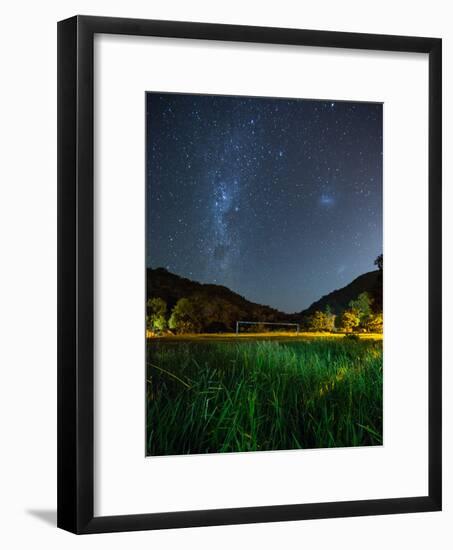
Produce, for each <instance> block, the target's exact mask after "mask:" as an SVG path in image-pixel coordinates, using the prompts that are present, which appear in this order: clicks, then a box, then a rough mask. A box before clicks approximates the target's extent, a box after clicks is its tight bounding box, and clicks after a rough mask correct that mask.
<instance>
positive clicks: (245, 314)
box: [146, 267, 288, 321]
mask: <svg viewBox="0 0 453 550" xmlns="http://www.w3.org/2000/svg"><path fill="white" fill-rule="evenodd" d="M146 275H147V276H146V292H147V297H148V298H150V297H159V298H162V299H163V300H165V302H166V303H167V308H168V310H171V309H172V308H173V307H174V305H175V304H176V302H177V301H178V300H179V299H180V298H188V297H191V296H195V295H197V296H203V297H205V298H207V299H208V300H209V299H212V300H214V299H215V300H223V301H225V302H228V303H229V304H231V305H232V306H235V309H236V310H237V312H238V319H237V320H239V321H241V320H249V321H250V320H252V321H254V320H258V321H274V320H275V321H278V320H282V321H284V320H286V319H287V317H288V316H287V315H286V314H285V313H282V312H281V311H278V310H277V309H274V308H272V307H270V306H265V305H260V304H255V303H253V302H250V301H249V300H246V299H245V298H244V297H243V296H241V295H240V294H237V293H236V292H233V291H232V290H230V289H229V288H227V287H225V286H221V285H213V284H202V283H198V282H196V281H191V280H190V279H186V278H184V277H180V276H179V275H176V274H175V273H171V272H170V271H167V270H166V269H164V268H163V267H158V268H156V269H151V268H148V269H147V274H146Z"/></svg>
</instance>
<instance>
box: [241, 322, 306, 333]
mask: <svg viewBox="0 0 453 550" xmlns="http://www.w3.org/2000/svg"><path fill="white" fill-rule="evenodd" d="M240 325H274V326H285V327H296V332H299V331H300V324H299V323H270V322H267V321H236V334H239V326H240Z"/></svg>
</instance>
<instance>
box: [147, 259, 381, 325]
mask: <svg viewBox="0 0 453 550" xmlns="http://www.w3.org/2000/svg"><path fill="white" fill-rule="evenodd" d="M374 263H375V265H376V266H377V267H378V270H379V285H380V289H379V291H378V292H377V293H376V294H375V295H373V296H371V295H370V294H369V293H368V292H362V293H361V294H359V295H358V296H357V297H356V298H355V299H354V300H351V301H350V302H349V304H348V306H347V307H346V308H345V309H344V310H343V311H341V312H340V313H339V314H338V315H334V314H333V313H332V311H331V309H330V307H329V306H327V307H326V308H325V310H324V311H315V312H314V313H313V314H312V315H310V316H305V317H304V318H302V319H295V318H294V316H288V317H291V319H286V321H289V320H291V321H296V322H300V323H301V325H302V329H303V330H307V331H313V332H334V331H340V332H347V333H352V332H373V333H381V332H382V330H383V317H382V271H383V256H382V254H381V255H380V256H378V257H377V258H376V260H375V262H374ZM242 320H249V321H252V320H256V321H257V322H258V323H259V322H260V321H261V322H264V321H285V319H280V318H275V317H274V316H273V315H272V314H266V313H264V311H263V309H262V308H260V307H259V306H256V308H255V309H253V310H251V311H243V310H242V308H240V307H239V306H237V305H235V304H233V303H231V302H230V301H228V300H225V299H223V298H217V297H213V296H208V295H204V294H203V293H195V294H193V295H191V296H188V297H182V298H180V299H179V300H178V301H177V302H176V304H175V305H174V306H173V308H172V309H171V311H169V308H168V306H167V303H166V302H165V300H164V299H162V298H160V297H152V298H149V299H148V300H147V303H146V328H147V330H148V331H150V332H152V333H157V334H159V333H164V332H165V331H168V330H170V331H171V332H174V333H177V334H188V333H189V334H190V333H200V332H231V331H233V330H234V329H235V326H236V321H242ZM266 328H267V327H265V326H264V325H262V326H261V327H257V326H255V327H253V328H252V329H251V330H255V331H256V330H259V331H260V332H262V331H263V332H264V331H265V330H266Z"/></svg>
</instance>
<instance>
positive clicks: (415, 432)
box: [94, 35, 428, 515]
mask: <svg viewBox="0 0 453 550" xmlns="http://www.w3.org/2000/svg"><path fill="white" fill-rule="evenodd" d="M252 68H253V69H252ZM358 74H360V75H361V78H360V79H358V78H357V75H358ZM144 90H170V91H178V92H187V91H192V92H198V93H200V92H201V93H206V92H209V93H228V94H242V95H252V96H253V95H266V96H270V97H275V96H280V97H282V96H283V97H284V96H286V97H309V98H310V97H312V98H314V97H316V98H328V99H331V100H344V99H360V100H361V101H382V102H383V103H384V107H383V111H384V117H383V118H384V120H383V126H384V255H385V258H386V260H385V262H386V268H385V273H384V288H385V292H384V310H385V334H384V446H379V447H374V448H356V449H330V450H328V451H326V450H322V449H318V450H310V451H280V452H264V453H237V454H236V453H235V454H229V455H227V454H213V455H210V456H206V455H204V456H190V457H188V456H179V457H174V456H173V457H152V458H151V457H150V458H148V459H146V460H144V458H143V451H144V449H143V446H144V441H143V440H144V433H145V425H144V419H145V410H144V400H143V399H142V398H141V397H142V396H143V390H144V388H143V384H144V372H143V370H144V364H145V358H144V340H143V304H144V302H145V296H144V290H145V280H144V269H143V266H144V264H145V258H144V251H145V242H144V237H145V230H144V226H145V216H144V202H145V201H144V189H145V181H144V173H143V172H144V170H143V167H144V165H145V159H144V152H145V143H144V123H145V115H144V110H145V105H144ZM427 92H428V64H427V56H426V55H423V54H394V53H390V52H382V53H381V52H357V51H356V52H351V51H348V52H346V51H344V50H335V49H330V50H329V51H327V50H326V49H319V48H294V47H286V46H275V45H273V46H260V45H254V46H251V45H250V44H245V45H244V44H231V43H215V44H212V43H209V42H206V41H203V40H200V41H193V40H192V41H187V40H174V39H173V40H169V39H165V38H164V39H160V38H157V39H156V38H141V37H134V38H130V37H121V36H105V35H103V36H97V37H96V40H95V109H94V111H95V113H96V117H95V143H96V146H95V189H96V204H97V206H96V208H95V211H96V221H97V223H96V236H95V246H96V250H97V253H96V260H95V261H96V270H95V271H96V273H97V277H96V283H95V285H96V287H95V296H96V297H97V302H96V323H95V325H96V327H97V328H96V330H97V332H96V338H95V341H96V343H97V353H96V358H95V373H96V388H95V390H96V391H95V396H96V397H95V411H96V412H95V438H94V439H95V456H96V460H95V465H96V469H95V487H96V490H95V508H94V509H95V514H96V515H115V514H131V513H137V514H139V513H143V512H144V511H147V512H164V511H177V510H190V509H205V508H234V507H244V506H264V505H268V504H294V503H302V502H324V501H328V500H331V501H335V500H361V499H376V498H391V497H403V496H421V495H426V494H428V479H427V472H428V466H427V458H428V446H427V444H428V441H427V434H428V430H427V409H428V404H427V393H428V383H427V347H428V346H427V335H428V331H427V317H428V313H427V305H428V299H427V292H428V284H427V257H428V243H427V236H428V230H427V228H428V220H427V202H428V201H427V173H428V162H427V151H428V144H427V135H428V128H427V122H428V112H427V107H428V97H427ZM414 112H417V113H418V116H417V117H416V118H414V115H413V113H414ZM409 127H410V129H411V131H410V132H408V128H409ZM402 182H403V183H402ZM405 182H410V201H411V208H409V209H408V208H407V197H408V186H407V185H405ZM402 211H403V212H404V224H402V223H401V212H402ZM407 227H410V228H411V233H410V238H408V233H407ZM414 257H417V258H418V262H419V267H418V269H416V270H411V274H410V277H411V284H412V285H413V286H414V287H415V288H418V289H420V290H419V292H418V294H417V301H414V300H413V293H412V292H408V291H407V277H408V274H407V267H408V266H409V265H410V264H411V262H412V259H413V258H414ZM370 269H371V266H370ZM120 289H126V291H120ZM415 318H417V319H418V321H417V323H416V324H415V325H413V324H410V323H407V322H401V320H403V319H415ZM414 341H416V342H417V345H416V346H414V345H413V342H414ZM408 380H410V391H408V387H409V385H408ZM119 397H120V399H119ZM119 403H121V406H119ZM402 403H404V406H402ZM408 416H410V418H411V421H410V422H408Z"/></svg>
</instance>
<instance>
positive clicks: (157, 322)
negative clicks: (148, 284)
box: [146, 298, 167, 332]
mask: <svg viewBox="0 0 453 550" xmlns="http://www.w3.org/2000/svg"><path fill="white" fill-rule="evenodd" d="M146 310H147V315H146V328H147V329H148V330H150V331H153V332H161V331H163V330H165V329H166V328H167V319H166V313H167V304H166V303H165V300H162V298H150V299H149V300H148V301H147V303H146Z"/></svg>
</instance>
